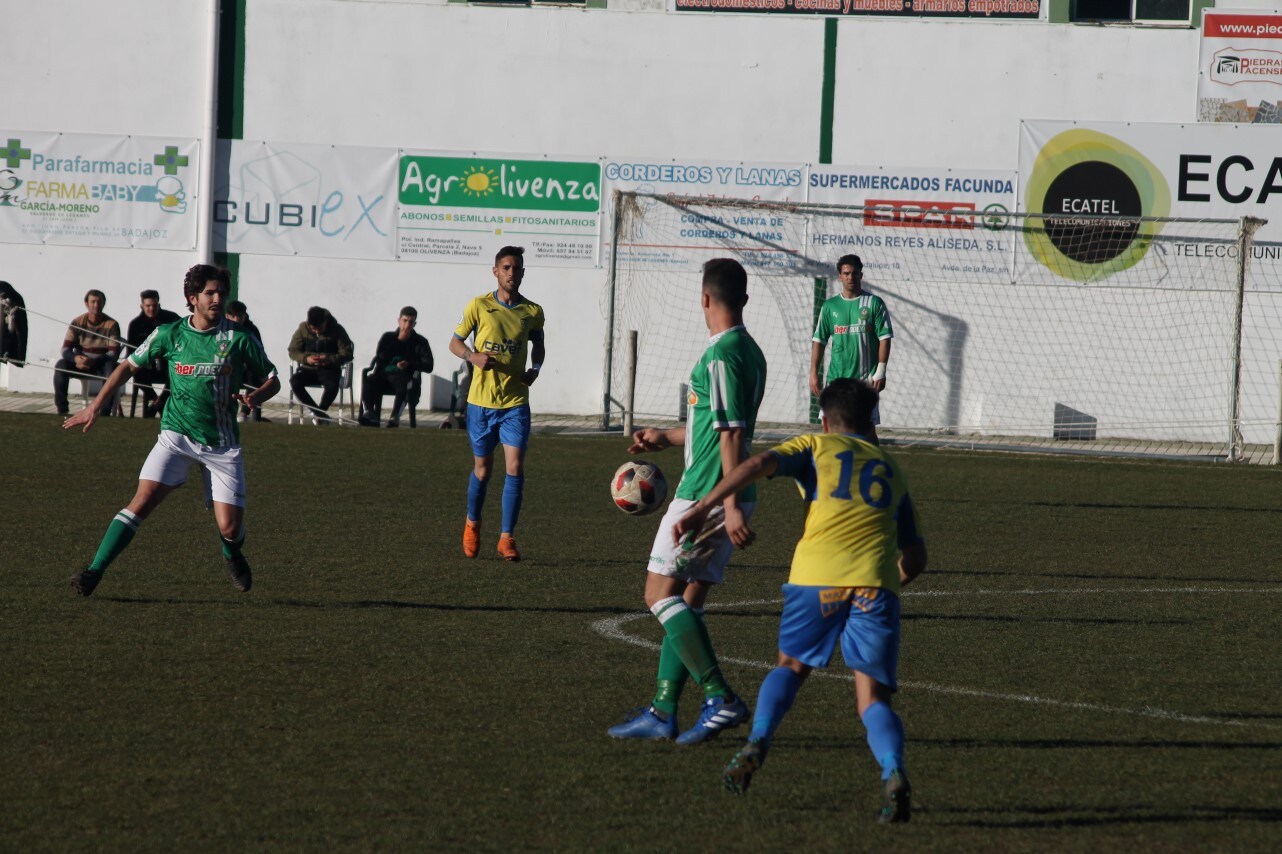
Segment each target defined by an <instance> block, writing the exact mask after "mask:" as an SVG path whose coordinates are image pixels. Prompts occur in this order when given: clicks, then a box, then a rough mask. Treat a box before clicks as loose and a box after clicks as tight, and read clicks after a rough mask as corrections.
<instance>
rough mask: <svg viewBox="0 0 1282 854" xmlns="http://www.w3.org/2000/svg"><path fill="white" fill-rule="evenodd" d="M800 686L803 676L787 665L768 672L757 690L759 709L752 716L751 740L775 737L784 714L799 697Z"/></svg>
mask: <svg viewBox="0 0 1282 854" xmlns="http://www.w3.org/2000/svg"><path fill="white" fill-rule="evenodd" d="M799 688H801V677H800V676H798V675H797V674H796V673H793V672H792V671H791V670H789V669H788V668H787V667H776V668H775V669H774V670H771V671H770V672H769V673H768V674H766V678H765V681H763V682H762V683H761V689H760V690H759V691H757V711H756V714H754V715H753V716H752V733H751V734H749V736H748V739H749V740H751V741H759V740H762V739H764V740H766V741H769V740H770V739H771V738H773V737H774V734H775V730H776V729H778V728H779V724H781V723H782V722H783V716H784V715H786V714H788V710H789V709H791V708H792V701H793V700H795V699H797V690H798V689H799Z"/></svg>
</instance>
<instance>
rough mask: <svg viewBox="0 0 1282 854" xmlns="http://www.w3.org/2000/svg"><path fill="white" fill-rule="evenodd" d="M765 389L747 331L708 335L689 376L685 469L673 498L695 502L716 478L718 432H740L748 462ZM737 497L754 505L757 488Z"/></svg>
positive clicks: (761, 360) (761, 359)
mask: <svg viewBox="0 0 1282 854" xmlns="http://www.w3.org/2000/svg"><path fill="white" fill-rule="evenodd" d="M765 391H766V357H765V356H764V355H763V354H762V352H761V348H760V347H758V346H757V342H756V341H754V340H752V336H751V335H749V334H748V331H747V330H746V329H744V328H743V327H742V326H735V327H733V328H731V329H727V330H726V331H725V332H722V333H720V334H718V335H714V336H712V338H711V340H709V342H708V349H707V350H705V351H704V353H703V356H701V357H700V358H699V361H698V363H697V364H696V365H695V366H694V370H693V371H691V372H690V392H689V395H688V397H687V398H686V403H687V404H688V407H687V410H686V443H685V465H686V468H685V473H684V474H683V475H682V476H681V483H680V484H678V485H677V498H685V499H687V500H690V501H696V500H698V499H699V498H702V497H703V496H704V495H706V494H707V493H708V492H710V491H711V490H712V487H714V486H716V485H717V481H719V480H721V475H722V471H721V435H720V431H722V430H725V429H727V428H729V427H741V428H743V459H747V458H748V455H749V450H748V449H749V447H750V446H751V445H752V435H753V433H754V432H755V431H756V429H757V410H758V409H759V408H760V407H761V398H762V396H763V395H765ZM739 498H740V500H742V501H756V500H757V490H756V487H755V486H749V487H748V488H747V489H745V490H744V491H743V492H742V493H740V496H739Z"/></svg>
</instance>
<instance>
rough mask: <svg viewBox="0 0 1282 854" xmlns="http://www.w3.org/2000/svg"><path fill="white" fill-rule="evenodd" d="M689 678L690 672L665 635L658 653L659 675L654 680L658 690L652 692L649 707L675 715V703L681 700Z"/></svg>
mask: <svg viewBox="0 0 1282 854" xmlns="http://www.w3.org/2000/svg"><path fill="white" fill-rule="evenodd" d="M689 677H690V671H689V670H687V669H686V666H685V664H683V663H682V662H681V656H679V655H677V651H676V650H675V649H673V647H672V641H670V640H668V638H667V636H666V635H665V636H664V638H663V648H662V649H661V650H660V651H659V675H658V678H657V679H656V680H655V681H656V682H657V684H658V688H657V690H656V691H655V692H654V700H653V701H652V702H651V703H650V705H652V706H654V707H655V708H656V709H658V710H659V711H661V712H663V713H664V714H665V715H673V714H676V711H677V702H678V701H679V700H680V699H681V689H682V688H684V687H685V686H686V679H688V678H689Z"/></svg>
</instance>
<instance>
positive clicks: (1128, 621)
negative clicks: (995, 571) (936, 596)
mask: <svg viewBox="0 0 1282 854" xmlns="http://www.w3.org/2000/svg"><path fill="white" fill-rule="evenodd" d="M900 619H901V620H903V621H905V622H907V621H914V620H922V621H926V620H954V621H957V622H963V623H1055V624H1059V623H1068V624H1082V625H1089V626H1127V625H1143V626H1185V625H1190V624H1192V623H1194V622H1196V621H1195V620H1148V619H1136V618H1122V617H1012V616H1009V615H1005V614H982V615H981V614H901V615H900Z"/></svg>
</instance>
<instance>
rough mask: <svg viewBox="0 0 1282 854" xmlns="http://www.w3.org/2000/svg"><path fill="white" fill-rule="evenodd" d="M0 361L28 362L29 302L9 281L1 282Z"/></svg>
mask: <svg viewBox="0 0 1282 854" xmlns="http://www.w3.org/2000/svg"><path fill="white" fill-rule="evenodd" d="M0 362H12V363H13V366H14V367H15V368H21V367H22V366H23V365H25V364H26V363H27V304H26V302H24V301H23V299H22V294H20V293H18V292H17V291H16V290H14V288H13V285H11V284H9V283H8V282H0Z"/></svg>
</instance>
